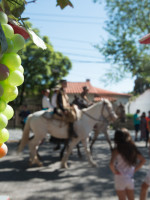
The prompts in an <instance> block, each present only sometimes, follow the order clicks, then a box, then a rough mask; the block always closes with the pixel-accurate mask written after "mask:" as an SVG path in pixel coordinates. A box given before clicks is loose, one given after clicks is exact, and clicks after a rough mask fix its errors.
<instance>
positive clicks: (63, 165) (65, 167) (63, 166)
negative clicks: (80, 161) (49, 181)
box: [61, 163, 69, 169]
mask: <svg viewBox="0 0 150 200" xmlns="http://www.w3.org/2000/svg"><path fill="white" fill-rule="evenodd" d="M61 168H63V169H68V168H69V167H68V165H67V163H64V164H61Z"/></svg>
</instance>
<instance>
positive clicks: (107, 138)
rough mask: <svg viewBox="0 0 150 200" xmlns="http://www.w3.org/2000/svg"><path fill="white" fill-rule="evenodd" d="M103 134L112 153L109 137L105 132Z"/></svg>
mask: <svg viewBox="0 0 150 200" xmlns="http://www.w3.org/2000/svg"><path fill="white" fill-rule="evenodd" d="M104 134H105V137H106V140H107V142H108V144H109V147H110V150H111V151H112V149H113V148H112V145H111V140H110V138H109V135H108V133H107V131H105V132H104Z"/></svg>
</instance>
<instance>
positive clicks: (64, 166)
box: [61, 138, 80, 168]
mask: <svg viewBox="0 0 150 200" xmlns="http://www.w3.org/2000/svg"><path fill="white" fill-rule="evenodd" d="M79 141H80V140H79V139H78V138H73V139H72V141H71V142H70V144H69V146H68V148H67V149H66V151H65V154H64V156H63V158H62V160H61V167H62V168H68V165H67V160H68V158H69V156H70V154H71V152H72V149H73V147H74V146H75V145H76V144H78V142H79Z"/></svg>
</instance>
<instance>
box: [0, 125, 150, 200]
mask: <svg viewBox="0 0 150 200" xmlns="http://www.w3.org/2000/svg"><path fill="white" fill-rule="evenodd" d="M9 132H10V139H9V140H8V142H7V146H8V149H9V151H8V154H7V156H5V157H4V158H2V159H0V195H7V196H9V197H10V200H100V199H102V200H108V199H109V200H116V199H117V197H116V193H115V190H114V181H113V174H112V173H111V171H110V169H109V166H108V165H109V160H110V155H111V152H110V150H109V146H108V144H107V143H106V141H105V139H104V137H103V136H102V137H99V139H98V140H97V142H96V144H95V146H94V148H93V159H94V160H95V161H96V162H97V164H98V167H97V168H93V167H91V166H90V164H89V163H88V161H87V158H86V156H85V153H84V149H83V147H82V146H81V152H82V158H79V157H78V155H77V150H76V149H74V150H73V153H72V155H71V156H70V158H69V161H68V164H69V169H67V170H65V169H61V168H60V158H59V155H60V151H59V150H58V151H54V150H53V148H54V146H55V145H54V144H50V143H49V142H48V141H45V142H44V143H43V144H42V145H41V147H40V149H39V153H40V156H41V158H42V161H43V167H36V166H34V167H32V168H29V166H28V158H29V152H28V148H27V147H26V149H25V150H24V152H23V153H22V154H21V155H17V153H16V150H17V145H18V140H19V139H20V138H21V135H22V131H21V130H20V129H10V130H9ZM111 134H113V132H111ZM132 134H133V132H132ZM136 144H137V146H138V147H139V150H140V151H141V152H142V153H143V155H144V156H145V158H146V159H147V162H146V164H145V165H144V167H143V168H142V169H141V170H140V171H138V172H137V173H136V174H135V197H136V199H138V196H139V192H140V186H141V183H142V180H143V178H144V177H145V174H146V171H147V170H148V169H149V155H148V148H146V147H145V142H143V141H140V142H136ZM149 198H150V194H149ZM0 200H1V199H0Z"/></svg>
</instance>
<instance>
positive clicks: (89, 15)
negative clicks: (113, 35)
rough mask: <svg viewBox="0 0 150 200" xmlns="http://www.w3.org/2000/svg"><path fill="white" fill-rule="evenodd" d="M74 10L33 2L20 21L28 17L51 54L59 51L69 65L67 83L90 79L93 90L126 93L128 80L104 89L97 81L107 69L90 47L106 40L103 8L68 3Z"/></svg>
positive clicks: (48, 0)
mask: <svg viewBox="0 0 150 200" xmlns="http://www.w3.org/2000/svg"><path fill="white" fill-rule="evenodd" d="M71 2H72V3H73V5H74V8H71V7H69V6H68V7H66V8H65V9H63V10H61V9H60V7H56V0H37V1H36V3H32V4H29V5H27V6H26V10H25V12H24V14H23V17H30V22H31V23H32V24H33V27H36V28H38V29H39V30H40V33H41V35H42V36H44V35H46V36H48V37H49V39H50V41H51V43H52V45H53V46H54V49H55V51H60V52H62V53H63V54H64V55H66V56H68V57H69V58H70V60H71V61H72V70H71V71H70V72H69V75H68V76H67V77H66V79H67V80H68V81H75V82H84V81H85V80H86V79H90V81H91V84H92V85H93V86H95V87H99V88H103V89H106V90H110V91H115V92H130V91H132V90H133V86H134V80H133V78H131V76H130V75H129V77H128V78H125V79H124V80H122V81H120V82H119V83H115V84H114V83H112V84H109V85H106V84H105V83H104V82H103V81H102V80H101V78H103V77H104V74H105V72H106V71H107V70H109V69H110V67H111V66H110V65H109V64H108V63H105V61H104V58H103V57H102V55H101V54H100V53H99V52H98V50H97V49H95V48H94V47H93V45H95V44H100V43H101V42H102V41H103V40H105V39H107V37H108V35H107V32H105V31H104V25H105V24H104V21H105V20H106V19H107V16H106V13H105V11H104V6H103V5H101V4H99V3H93V0H71Z"/></svg>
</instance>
